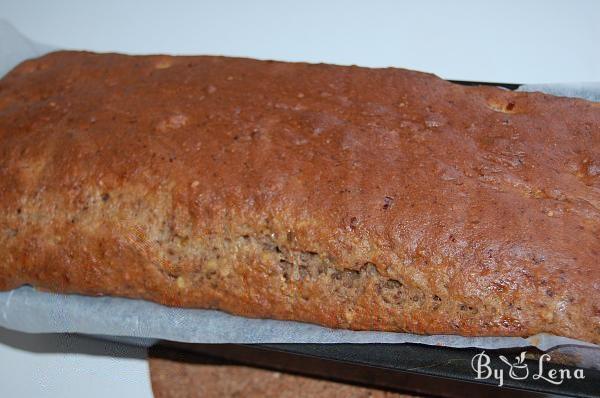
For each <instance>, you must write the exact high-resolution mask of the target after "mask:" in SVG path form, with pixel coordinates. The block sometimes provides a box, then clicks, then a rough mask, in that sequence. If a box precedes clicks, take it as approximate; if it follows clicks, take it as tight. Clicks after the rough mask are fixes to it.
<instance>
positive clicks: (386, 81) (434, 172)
mask: <svg viewBox="0 0 600 398" xmlns="http://www.w3.org/2000/svg"><path fill="white" fill-rule="evenodd" d="M599 176H600V107H598V104H594V103H591V102H587V101H584V100H579V99H567V98H557V97H553V96H549V95H544V94H527V93H515V92H510V91H505V90H501V89H497V88H490V87H466V86H461V85H456V84H452V83H449V82H446V81H444V80H441V79H439V78H437V77H435V76H433V75H430V74H424V73H418V72H412V71H408V70H402V69H394V68H388V69H368V68H360V67H354V66H351V67H346V66H334V65H324V64H319V65H311V64H304V63H282V62H273V61H266V62H265V61H256V60H250V59H238V58H224V57H209V56H200V57H168V56H139V57H130V56H125V55H117V54H92V53H83V52H57V53H52V54H49V55H47V56H44V57H42V58H39V59H36V60H32V61H27V62H25V63H23V64H21V65H20V66H19V67H17V68H16V69H15V70H13V71H12V72H10V73H9V74H8V76H6V77H5V78H4V79H2V80H1V81H0V184H1V185H0V213H2V214H5V216H4V217H3V218H2V219H1V221H0V222H1V223H2V224H1V225H0V227H1V228H2V229H1V230H0V233H1V234H2V237H1V238H0V247H1V249H0V250H2V251H3V252H4V253H3V259H2V261H3V265H4V266H5V269H4V270H2V265H0V272H1V273H3V274H0V287H2V286H4V287H5V288H9V287H13V286H16V285H18V284H21V283H33V284H35V285H38V286H42V287H46V288H50V289H54V290H62V291H83V292H96V293H101V292H102V291H100V290H101V289H100V288H92V287H90V286H91V283H92V282H91V281H92V280H93V278H92V277H90V275H96V276H97V277H98V278H100V277H99V276H98V275H100V273H99V272H97V269H98V267H99V265H98V264H100V263H101V262H104V263H107V262H110V259H106V258H105V259H102V261H100V260H97V259H94V258H92V257H93V256H91V255H90V256H89V258H88V260H89V262H90V264H96V263H94V261H97V264H96V265H94V266H93V267H91V268H86V271H85V272H88V274H86V275H87V276H86V278H87V279H86V281H87V282H85V283H89V284H90V285H89V286H87V285H86V286H84V284H85V283H84V282H82V281H79V282H78V283H79V285H76V284H73V283H71V284H69V283H70V282H69V278H70V277H71V276H70V275H65V276H64V279H65V281H64V283H63V282H60V283H59V282H57V281H58V280H59V279H57V277H54V276H52V275H53V271H52V267H53V266H54V267H57V266H56V265H52V264H50V262H49V260H48V258H51V259H52V263H53V264H57V263H65V264H70V267H71V268H70V270H71V271H72V275H73V276H72V277H73V278H75V277H76V275H77V273H78V272H79V273H83V272H84V271H77V269H78V268H77V267H86V265H81V264H76V261H75V260H73V259H74V258H75V257H77V256H79V257H77V258H81V256H82V255H83V254H81V253H83V252H85V250H87V249H86V248H85V242H83V243H82V242H80V241H78V240H77V236H73V234H72V233H71V232H70V231H78V233H77V235H79V234H81V231H82V230H81V229H79V230H77V229H73V228H76V227H73V226H72V223H75V220H71V219H70V218H69V214H62V213H61V214H60V217H58V216H57V215H56V214H55V213H53V210H52V208H54V209H57V208H58V207H60V206H62V205H60V204H58V202H57V201H55V199H48V198H63V199H64V200H65V201H68V202H69V203H70V204H73V203H76V202H77V201H78V200H82V199H81V195H82V192H83V191H86V192H88V193H89V190H90V187H92V188H94V189H95V190H96V191H95V192H98V193H99V194H101V198H102V200H103V201H110V202H113V201H114V202H115V203H117V202H118V200H119V197H120V196H119V195H122V194H123V192H125V191H124V190H125V189H126V188H127V189H129V192H130V193H131V192H132V190H135V189H138V193H140V192H143V193H144V194H143V195H142V194H140V196H139V197H138V199H139V201H140V203H141V204H140V203H138V204H139V205H140V206H142V207H143V206H144V204H143V201H144V197H145V196H144V195H150V196H151V195H152V194H153V193H156V192H163V191H168V192H169V193H170V195H171V196H170V197H171V198H172V199H173V200H172V202H169V206H171V208H170V209H171V210H173V216H172V217H173V219H174V221H173V225H172V228H174V229H175V230H176V228H177V225H178V221H177V217H179V215H178V214H179V213H178V209H181V208H184V209H186V213H185V214H184V215H183V216H182V217H185V218H186V220H192V224H193V228H195V229H196V230H197V231H205V232H206V233H212V232H215V230H216V229H219V228H222V229H227V228H230V224H226V223H224V222H223V221H222V220H225V219H231V220H234V221H233V222H235V220H243V223H244V225H246V226H248V225H249V227H248V228H250V229H252V228H254V227H256V226H257V225H261V228H263V227H265V225H267V226H268V230H269V231H270V233H271V235H272V236H273V237H274V238H273V239H275V241H278V240H281V239H285V238H286V236H287V238H288V241H290V242H292V243H290V246H293V247H294V248H296V249H298V250H300V249H301V250H303V251H305V252H310V253H313V252H314V253H319V254H322V253H326V256H327V258H328V259H329V260H330V261H331V262H332V263H333V264H335V267H337V268H338V269H340V270H342V269H345V270H359V269H362V268H363V267H364V266H365V264H370V265H373V266H375V267H376V269H377V272H379V273H380V274H382V275H385V276H386V277H388V278H396V279H400V278H402V280H403V281H405V282H404V283H408V284H409V285H411V286H418V287H419V289H421V291H425V292H429V294H431V295H432V296H433V297H434V298H436V297H437V298H442V299H446V298H448V299H449V300H454V301H455V302H467V303H469V305H475V306H480V311H482V312H485V311H486V310H485V309H486V308H487V312H486V314H487V315H486V318H485V319H483V318H477V317H476V318H477V321H476V322H469V321H466V320H460V322H459V321H452V320H448V319H441V317H440V316H438V317H437V318H436V317H434V316H433V315H431V314H428V313H426V312H423V313H422V314H421V315H418V316H414V317H413V319H412V320H410V322H409V323H404V324H403V325H408V326H402V329H404V330H409V331H413V332H451V333H452V332H455V333H462V334H508V335H523V334H528V333H531V332H537V331H550V332H556V333H559V334H564V335H568V336H573V337H579V338H583V339H586V340H589V341H596V342H598V341H600V264H599V261H598V259H599V257H600V177H599ZM136 187H137V188H136ZM52 195H54V196H52ZM124 195H127V194H124ZM35 198H44V199H43V200H44V201H46V204H43V203H42V204H40V203H37V204H36V205H35V206H38V207H36V208H37V209H40V208H42V207H43V206H46V207H44V213H42V212H39V213H36V214H37V216H36V217H37V218H36V220H37V221H35V220H33V221H31V219H29V221H27V222H25V221H23V217H22V214H24V212H25V211H26V209H25V207H26V206H25V205H27V203H26V202H27V201H28V200H29V202H31V201H34V200H35ZM56 200H57V199H56ZM152 200H154V199H152ZM157 200H158V199H157ZM40 201H41V199H40ZM48 201H50V202H51V203H50V205H49V204H48ZM110 202H109V203H110ZM156 203H158V202H151V204H152V206H154V205H155V204H156ZM51 205H52V206H54V207H52V206H51ZM24 206H25V207H24ZM32 206H33V205H32ZM40 206H42V207H40ZM67 208H69V207H67ZM44 217H45V218H44ZM61 217H62V218H61ZM217 218H218V220H220V221H219V223H218V224H215V221H214V220H216V219H217ZM39 220H42V221H43V220H46V221H47V222H46V224H43V225H44V226H40V225H42V224H39V225H38V224H35V223H36V222H37V223H41V221H39ZM71 222H72V223H71ZM28 223H29V224H28ZM240 223H241V221H240ZM261 223H262V224H261ZM34 224H35V225H38V226H37V227H36V228H38V229H37V231H38V232H39V233H40V234H41V235H39V236H37V238H36V237H35V236H34V235H35V230H33V229H27V228H29V227H28V225H29V226H31V225H34ZM49 228H51V231H52V236H58V237H59V238H60V237H62V238H61V239H63V238H64V239H67V240H68V241H69V243H68V245H66V246H65V245H64V244H63V245H62V246H61V243H60V242H54V241H53V240H52V239H53V238H52V236H51V235H50V234H49V233H48V231H50V229H49ZM79 228H83V227H79ZM25 230H26V231H27V236H22V234H21V232H22V231H25ZM176 232H177V231H176ZM188 232H189V231H188ZM221 232H222V231H221ZM291 234H293V238H292V237H291ZM42 238H43V240H44V242H42ZM36 239H37V240H36ZM56 239H58V238H56ZM58 240H59V241H60V239H58ZM50 244H54V245H55V247H57V248H60V249H56V250H55V251H54V252H53V253H54V254H52V255H49V254H48V251H47V250H45V249H44V247H45V246H44V245H50ZM120 244H121V245H124V243H120ZM117 246H118V245H117ZM82 247H83V249H82ZM119 247H120V246H119ZM23 248H25V249H23ZM115 252H117V250H115ZM38 253H44V254H38ZM73 253H75V254H73ZM42 255H43V256H45V257H44V259H43V261H42V258H41V256H42ZM48 256H49V257H48ZM74 256H75V257H74ZM107 257H108V256H107ZM5 258H8V260H4V259H5ZM7 264H10V267H9V266H8V265H7ZM23 264H24V265H23ZM41 264H43V265H41ZM86 264H87V263H86ZM120 266H121V267H127V265H126V264H121V265H120ZM19 267H22V268H19ZM90 269H91V271H90ZM57 272H58V271H54V274H56V273H57ZM94 272H95V274H94ZM107 278H108V277H107ZM111 278H114V281H115V284H116V283H121V282H118V281H120V279H118V278H119V277H118V276H117V275H116V274H115V275H112V276H111ZM106 280H109V281H110V279H106ZM61 281H62V279H61ZM61 283H62V284H61ZM249 288H250V287H249ZM136 289H137V288H136ZM157 289H158V288H157ZM105 292H119V294H127V295H131V296H134V297H135V296H141V297H146V298H148V297H150V298H152V299H155V300H157V301H161V302H165V303H168V304H175V305H177V304H183V305H187V304H192V305H193V304H194V303H190V302H186V301H185V299H183V298H181V299H179V298H174V297H171V296H168V294H167V293H161V295H154V296H152V295H151V294H150V293H148V294H146V293H144V291H143V290H140V289H137V290H135V291H131V292H123V291H122V290H119V289H116V288H114V289H112V290H111V289H110V288H109V287H107V288H106V289H105ZM252 299H253V300H254V299H256V300H255V301H253V302H255V303H257V302H260V298H252ZM178 300H180V301H178ZM215 300H216V299H215ZM222 300H225V301H223V302H226V298H223V299H222ZM248 300H250V299H248ZM220 302H221V301H219V300H217V301H211V302H210V303H211V304H210V305H211V306H217V307H223V308H224V309H227V310H229V311H232V312H237V313H245V314H250V315H252V314H253V313H252V311H250V310H248V309H247V308H243V307H244V303H239V304H238V307H235V305H234V304H231V303H229V304H227V305H223V306H221V305H220V304H219V303H220ZM198 303H200V302H198ZM215 303H216V304H215ZM267 304H268V303H267ZM267 304H265V305H267ZM201 305H204V304H201ZM269 305H271V304H269ZM271 308H274V307H271ZM335 310H336V311H338V312H339V311H341V310H340V309H335ZM273 313H274V314H275V315H274V316H278V317H282V318H294V315H293V314H291V315H290V314H287V315H286V314H282V313H279V312H277V311H275V310H273ZM365 313H368V306H367V309H366V310H365ZM417 314H418V313H417ZM255 315H256V314H255ZM263 315H264V314H263ZM267 315H268V314H267ZM321 315H322V316H323V318H318V317H317V318H310V316H308V315H307V316H301V317H300V318H301V319H302V320H310V321H316V322H319V323H324V324H328V325H330V326H336V325H338V326H339V325H340V324H339V322H337V321H336V320H333V318H327V317H326V316H325V315H323V314H321ZM362 315H364V314H362ZM362 315H361V314H358V315H356V314H355V315H353V316H354V320H353V319H352V316H350V317H349V318H348V317H347V319H346V321H347V322H348V324H347V325H346V326H349V327H353V328H360V329H364V328H369V327H368V326H367V322H366V321H364V319H365V318H364V316H362ZM442 317H443V316H442ZM482 319H483V320H482ZM382 325H383V326H381V327H379V326H375V328H383V329H390V328H391V327H389V326H385V325H384V324H382ZM447 325H454V329H453V328H452V327H451V326H447ZM342 326H343V324H342Z"/></svg>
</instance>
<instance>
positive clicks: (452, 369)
mask: <svg viewBox="0 0 600 398" xmlns="http://www.w3.org/2000/svg"><path fill="white" fill-rule="evenodd" d="M449 81H450V82H452V83H456V84H462V85H469V86H476V85H485V86H497V87H503V88H505V89H508V90H516V89H517V88H518V87H519V86H520V84H516V83H492V82H474V81H463V80H449ZM152 350H153V352H154V354H155V355H159V356H160V355H161V352H164V350H167V351H170V352H173V350H174V351H181V352H186V353H192V354H194V353H195V354H200V355H205V356H209V357H213V358H220V359H223V360H226V361H229V362H230V363H239V364H244V365H250V366H254V367H260V368H264V369H271V370H278V371H285V372H290V373H295V374H302V375H307V376H312V377H318V378H324V379H328V380H336V381H341V382H346V383H352V384H359V385H365V386H372V387H378V388H383V389H388V390H393V391H402V392H412V393H417V394H423V395H430V396H440V397H465V396H466V397H471V396H473V397H479V396H485V397H504V396H510V397H548V396H574V397H600V371H598V370H595V369H584V374H585V379H583V380H581V379H577V380H576V379H565V380H564V381H563V382H562V383H561V384H560V385H554V384H552V383H549V382H547V381H545V380H542V379H537V380H534V379H533V378H532V377H531V376H530V377H528V378H527V379H526V380H514V379H512V378H510V377H508V375H507V374H505V377H504V380H503V386H501V387H500V386H498V381H497V380H495V379H476V374H475V372H474V370H473V369H472V365H471V361H472V359H473V357H474V355H476V354H479V353H481V352H482V351H484V350H482V349H477V348H460V349H459V348H449V347H437V346H428V345H420V344H188V343H177V342H170V341H163V342H161V343H160V344H158V345H157V346H155V347H154V348H153V349H152ZM521 351H523V349H504V350H485V352H486V354H488V355H489V357H490V361H491V362H490V367H492V368H493V369H504V371H505V373H508V368H507V366H506V365H505V364H504V363H503V362H502V361H501V360H500V359H499V356H500V355H504V356H505V357H507V358H510V359H511V362H512V360H513V358H514V357H515V356H517V355H518V354H519V353H520V352H521ZM527 353H528V355H527V359H526V360H525V363H526V364H527V365H528V367H529V369H531V370H532V373H537V369H538V364H539V361H538V358H539V356H540V355H541V354H542V353H541V352H540V351H538V350H536V349H535V348H530V349H527ZM544 369H545V370H546V372H547V371H549V370H551V369H557V370H559V369H568V370H569V371H570V372H571V374H573V372H574V371H575V369H576V367H573V366H568V365H562V364H560V365H559V364H553V363H544Z"/></svg>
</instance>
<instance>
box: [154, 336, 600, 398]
mask: <svg viewBox="0 0 600 398" xmlns="http://www.w3.org/2000/svg"><path fill="white" fill-rule="evenodd" d="M165 350H166V351H167V352H172V351H173V350H174V351H181V352H186V353H192V354H200V355H202V356H209V357H212V358H220V359H223V360H227V361H228V362H230V363H238V364H243V365H249V366H254V367H259V368H264V369H271V370H277V371H284V372H289V373H295V374H302V375H307V376H312V377H317V378H323V379H327V380H335V381H340V382H346V383H352V384H359V385H364V386H370V387H377V388H382V389H387V390H392V391H400V392H411V393H416V394H420V395H429V396H440V397H464V396H467V397H471V396H473V397H479V396H484V397H503V396H510V397H542V396H574V397H598V396H599V395H598V394H599V393H600V371H598V370H593V369H584V375H585V379H583V380H575V379H570V380H568V379H565V380H564V382H563V383H562V384H560V385H553V384H551V383H549V382H547V381H544V380H541V379H538V380H534V379H533V378H532V377H531V375H530V377H529V378H528V379H527V380H513V379H511V378H509V377H508V374H507V373H508V367H507V366H506V365H505V364H503V363H502V362H501V361H500V359H499V355H505V356H506V357H507V358H509V359H510V360H511V362H513V361H514V357H515V356H517V355H518V354H519V353H520V352H521V351H522V350H521V349H507V350H485V352H486V354H488V355H489V357H490V360H491V362H490V365H489V366H490V367H492V368H493V369H504V370H505V373H506V374H505V377H504V383H503V386H502V387H500V386H499V385H498V381H497V380H491V379H480V380H478V379H476V377H475V376H476V375H475V372H474V371H473V370H472V368H471V360H472V358H473V356H474V355H476V354H479V353H481V352H482V351H483V350H481V349H476V348H460V349H459V348H449V347H436V346H428V345H421V344H189V343H176V342H169V341H164V342H161V343H160V344H159V345H157V346H155V347H154V348H152V353H153V355H155V356H161V355H162V353H164V352H165ZM527 352H528V358H527V359H526V360H525V364H527V366H528V367H529V369H530V370H531V374H533V373H537V365H538V359H537V358H538V357H539V355H540V352H539V351H537V350H535V349H528V350H527ZM550 369H557V370H558V369H568V370H569V371H571V372H574V370H575V367H573V366H568V365H557V364H551V363H544V372H545V373H546V374H547V372H548V371H550ZM572 374H573V373H572Z"/></svg>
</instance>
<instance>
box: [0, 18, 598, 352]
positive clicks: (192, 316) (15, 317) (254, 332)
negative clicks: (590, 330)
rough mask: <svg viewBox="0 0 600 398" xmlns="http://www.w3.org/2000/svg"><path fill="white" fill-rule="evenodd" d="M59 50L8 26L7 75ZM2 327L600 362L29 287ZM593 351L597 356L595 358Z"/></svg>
mask: <svg viewBox="0 0 600 398" xmlns="http://www.w3.org/2000/svg"><path fill="white" fill-rule="evenodd" d="M51 49H52V47H50V46H46V45H42V44H39V43H34V42H32V41H30V40H28V39H27V38H25V37H23V36H22V35H20V34H19V33H18V32H17V31H16V30H15V29H14V28H13V27H12V26H10V25H9V24H8V23H6V22H4V21H0V75H2V74H3V73H5V72H6V71H8V70H10V69H11V68H12V67H13V66H15V65H16V64H17V63H19V62H20V61H22V60H24V59H27V58H33V57H36V56H39V55H42V54H44V53H46V52H48V51H50V50H51ZM527 89H531V90H535V91H537V90H541V91H547V92H551V93H553V94H563V95H574V94H576V95H577V96H590V97H591V98H594V99H598V98H599V95H598V94H599V91H600V84H586V85H577V87H576V88H574V87H572V86H566V85H543V86H540V85H536V86H532V87H530V88H527ZM0 326H3V327H5V328H9V329H14V330H19V331H23V332H30V333H45V332H76V333H86V334H95V335H105V336H125V337H135V338H144V339H146V340H138V342H139V341H141V342H142V343H143V342H146V343H151V342H152V341H153V340H152V339H167V340H173V341H182V342H191V343H420V344H429V345H439V346H447V347H457V348H462V347H480V348H485V349H494V348H514V347H528V346H535V347H538V348H539V349H541V350H549V349H552V348H554V347H558V346H570V352H575V353H576V354H580V353H581V352H585V353H586V354H583V355H584V356H585V357H586V358H588V361H587V362H589V361H590V360H591V361H592V362H593V363H597V362H598V352H600V347H599V346H597V345H593V344H589V343H586V342H583V341H578V340H573V339H568V338H565V337H558V336H552V335H547V334H540V335H536V336H532V337H530V338H528V339H524V338H519V337H475V338H472V337H461V336H445V335H436V336H420V335H414V334H408V333H386V332H357V331H350V330H334V329H329V328H325V327H320V326H317V325H312V324H307V323H300V322H290V321H276V320H265V319H249V318H244V317H239V316H233V315H229V314H226V313H224V312H221V311H213V310H195V309H181V308H170V307H165V306H161V305H158V304H155V303H151V302H147V301H143V300H130V299H124V298H116V297H84V296H79V295H62V294H53V293H45V292H40V291H36V290H35V289H33V288H31V287H29V286H24V287H21V288H18V289H15V290H12V291H9V292H0ZM577 347H580V350H579V351H578V349H577ZM583 347H587V348H583ZM590 352H595V354H592V355H591V356H590V355H589V353H590ZM589 358H592V359H589Z"/></svg>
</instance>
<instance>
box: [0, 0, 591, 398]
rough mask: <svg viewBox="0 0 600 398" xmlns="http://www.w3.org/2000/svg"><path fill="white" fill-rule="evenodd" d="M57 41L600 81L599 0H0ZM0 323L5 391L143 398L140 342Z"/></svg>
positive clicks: (28, 30)
mask: <svg viewBox="0 0 600 398" xmlns="http://www.w3.org/2000/svg"><path fill="white" fill-rule="evenodd" d="M0 18H4V19H6V20H8V21H9V22H11V23H12V24H13V25H14V26H15V27H16V28H17V29H19V30H20V31H21V32H22V33H24V34H25V35H27V36H28V37H30V38H32V39H34V40H36V41H39V42H44V43H48V44H51V45H54V46H56V47H61V48H73V49H89V50H96V51H120V52H131V53H151V52H162V53H173V54H220V55H238V56H249V57H255V58H271V59H280V60H298V61H300V60H301V61H310V62H331V63H339V64H358V65H364V66H398V67H406V68H411V69H418V70H423V71H427V72H433V73H436V74H438V75H440V76H442V77H445V78H450V79H462V80H479V81H496V82H517V83H544V82H573V81H600V51H598V50H599V49H600V44H599V43H600V1H593V0H590V1H560V2H559V1H516V0H515V1H509V0H503V1H495V2H482V1H455V2H449V1H414V2H400V1H395V2H392V1H387V2H384V1H364V2H358V1H350V0H346V1H329V2H325V1H324V0H322V1H253V2H250V1H236V2H234V1H207V2H191V1H189V2H186V1H168V2H167V1H164V2H162V1H157V0H152V1H144V2H142V1H124V0H121V1H119V0H111V1H107V0H105V1H76V0H70V1H67V0H63V1H53V2H46V1H37V2H36V1H32V0H0ZM123 350H124V348H122V347H119V346H115V345H111V344H107V343H98V342H92V341H89V340H86V339H78V338H73V337H69V336H49V335H41V336H31V335H21V334H18V333H13V332H9V331H6V330H1V329H0V396H2V397H5V396H6V397H13V396H16V397H20V396H27V397H34V396H35V397H42V396H54V397H65V398H66V397H79V396H86V397H103V398H105V397H107V396H113V395H117V396H127V397H149V396H150V395H151V392H150V385H149V380H148V374H147V363H146V361H145V360H144V353H143V350H140V349H129V350H125V351H123Z"/></svg>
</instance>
